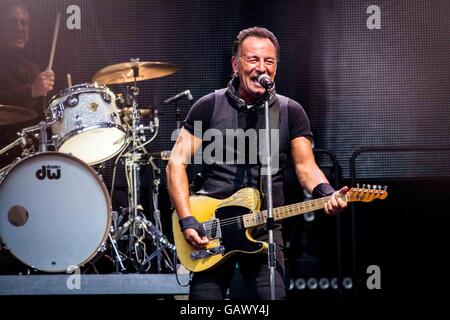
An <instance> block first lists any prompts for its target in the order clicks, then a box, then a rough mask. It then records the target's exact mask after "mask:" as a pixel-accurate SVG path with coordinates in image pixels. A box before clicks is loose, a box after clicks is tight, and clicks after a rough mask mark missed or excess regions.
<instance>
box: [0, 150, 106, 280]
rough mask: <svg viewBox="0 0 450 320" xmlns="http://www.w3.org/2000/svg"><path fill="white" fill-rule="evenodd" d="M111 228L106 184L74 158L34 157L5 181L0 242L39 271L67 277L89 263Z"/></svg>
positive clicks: (1, 190) (9, 172)
mask: <svg viewBox="0 0 450 320" xmlns="http://www.w3.org/2000/svg"><path fill="white" fill-rule="evenodd" d="M110 228H111V201H110V197H109V195H108V192H107V189H106V187H105V185H104V184H103V182H102V181H101V180H100V179H99V177H98V176H97V174H96V173H95V171H94V170H93V169H92V168H90V167H89V166H88V165H87V164H85V163H84V162H82V161H81V160H79V159H77V158H75V157H73V156H70V155H67V154H63V153H59V152H43V153H38V154H35V155H32V156H29V157H27V158H24V159H21V160H20V161H19V162H17V163H15V164H13V165H12V166H11V167H10V168H8V169H7V172H6V174H5V175H4V178H3V180H2V181H0V237H1V239H2V241H3V242H4V244H5V245H6V247H7V249H9V251H10V252H11V253H12V255H14V256H15V257H16V258H17V259H18V260H20V261H21V262H23V263H25V264H26V265H28V266H30V267H32V268H34V269H37V270H41V271H46V272H64V271H67V270H68V269H72V268H73V267H74V266H80V265H83V264H85V263H86V262H89V261H90V260H91V259H93V258H94V257H95V256H96V255H97V254H98V251H99V250H100V249H101V247H102V246H103V245H104V243H105V241H106V239H107V237H108V234H109V232H110Z"/></svg>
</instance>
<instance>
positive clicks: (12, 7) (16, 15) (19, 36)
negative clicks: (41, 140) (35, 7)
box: [0, 0, 55, 165]
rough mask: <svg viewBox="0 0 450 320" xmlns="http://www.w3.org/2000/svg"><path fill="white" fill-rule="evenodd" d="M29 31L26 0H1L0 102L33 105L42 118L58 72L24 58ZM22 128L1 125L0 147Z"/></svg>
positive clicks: (24, 105) (31, 107) (25, 105)
mask: <svg viewBox="0 0 450 320" xmlns="http://www.w3.org/2000/svg"><path fill="white" fill-rule="evenodd" d="M29 31H30V17H29V12H28V8H27V6H26V5H25V3H24V2H23V1H20V0H2V1H1V2H0V105H12V106H18V107H25V108H30V109H32V110H33V111H35V112H36V113H37V115H38V117H39V119H43V118H44V112H43V110H44V108H45V105H46V98H45V96H46V95H47V93H48V92H49V91H51V90H53V86H54V83H55V76H54V73H53V71H52V70H48V71H44V72H40V68H39V67H38V66H37V65H36V64H35V63H33V62H32V61H30V60H28V59H26V58H25V56H24V49H25V47H26V45H27V43H28V40H29ZM39 119H36V120H34V123H32V124H36V123H37V122H38V121H39ZM23 125H24V126H25V125H30V124H29V123H24V124H23ZM19 129H20V128H17V126H15V127H11V128H2V129H1V131H2V135H1V137H0V147H2V146H4V145H5V144H8V143H9V142H11V141H12V140H15V138H17V136H16V132H17V131H18V130H19ZM3 158H4V157H3ZM3 160H4V159H3ZM0 162H1V159H0ZM0 165H1V163H0Z"/></svg>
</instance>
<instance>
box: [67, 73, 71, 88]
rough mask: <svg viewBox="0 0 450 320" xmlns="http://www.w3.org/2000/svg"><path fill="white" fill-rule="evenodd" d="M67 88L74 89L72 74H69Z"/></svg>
mask: <svg viewBox="0 0 450 320" xmlns="http://www.w3.org/2000/svg"><path fill="white" fill-rule="evenodd" d="M67 87H68V88H70V87H72V76H71V75H70V73H68V74H67Z"/></svg>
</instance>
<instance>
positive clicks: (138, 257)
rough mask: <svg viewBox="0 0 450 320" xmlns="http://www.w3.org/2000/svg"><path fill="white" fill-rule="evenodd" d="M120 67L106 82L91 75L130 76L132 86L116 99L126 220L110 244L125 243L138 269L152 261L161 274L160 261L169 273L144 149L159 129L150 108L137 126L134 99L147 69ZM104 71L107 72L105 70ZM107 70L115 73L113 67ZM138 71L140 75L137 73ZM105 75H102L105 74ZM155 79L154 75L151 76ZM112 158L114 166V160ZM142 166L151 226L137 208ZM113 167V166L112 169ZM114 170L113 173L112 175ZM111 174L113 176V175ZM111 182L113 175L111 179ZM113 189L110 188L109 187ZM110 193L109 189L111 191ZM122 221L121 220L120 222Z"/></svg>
mask: <svg viewBox="0 0 450 320" xmlns="http://www.w3.org/2000/svg"><path fill="white" fill-rule="evenodd" d="M120 66H121V67H122V68H123V67H124V66H126V68H127V69H126V70H124V69H120V72H118V73H117V71H114V72H112V73H109V75H110V76H111V78H110V79H106V78H102V77H100V76H99V74H100V75H101V72H102V71H101V72H100V73H98V74H97V75H96V76H94V78H93V80H95V81H99V82H102V81H100V80H102V79H103V83H107V84H111V83H117V82H115V81H116V80H114V79H115V78H116V77H119V78H120V77H121V78H124V77H125V78H126V80H125V81H124V82H131V80H130V77H132V78H133V82H134V83H133V85H132V86H127V93H126V96H125V97H123V96H119V101H120V102H119V104H120V105H124V106H125V107H124V108H123V109H122V110H121V114H123V115H124V116H125V121H124V122H125V123H126V124H127V126H128V130H127V133H128V139H127V145H128V146H129V150H126V153H125V154H123V155H120V156H119V157H118V159H119V158H124V159H125V161H124V167H125V175H126V178H127V185H128V207H127V208H124V209H122V212H121V215H122V217H125V216H126V217H127V220H126V221H124V222H123V223H122V224H120V225H119V226H118V227H117V228H116V229H115V232H114V234H113V236H112V241H119V240H124V241H126V242H127V244H126V245H127V252H128V253H130V255H129V256H128V257H129V259H130V261H133V262H135V263H136V264H137V265H138V269H140V267H139V266H141V267H144V268H146V269H145V271H148V270H149V269H150V266H151V260H152V259H153V258H156V259H157V271H158V272H161V271H162V262H163V261H164V262H165V265H166V267H168V268H170V269H171V271H173V266H172V263H171V260H170V259H165V257H164V256H163V255H164V254H165V255H166V256H167V252H166V251H165V250H166V249H168V250H171V251H172V252H173V253H174V254H175V247H174V245H172V244H170V243H169V241H168V239H167V237H166V236H165V235H164V234H163V233H162V231H161V230H162V227H161V222H160V217H159V215H160V214H159V208H158V202H157V196H158V192H159V191H158V188H157V187H158V185H159V183H160V180H159V169H158V168H157V166H156V165H155V164H154V163H153V161H152V158H151V157H147V156H146V155H148V152H147V150H146V148H145V146H146V145H147V144H149V143H150V142H151V141H153V140H154V139H155V138H156V136H157V134H158V130H159V119H158V113H157V110H155V109H153V119H152V120H151V121H150V122H149V124H148V125H146V126H144V125H142V124H141V120H142V114H143V113H142V112H141V110H142V109H140V108H139V106H138V102H137V96H138V95H139V88H138V86H137V81H139V80H144V79H146V78H148V77H151V76H152V75H151V73H150V72H149V69H148V66H147V65H146V64H145V63H141V62H139V59H131V62H130V63H126V64H120ZM112 67H114V66H112ZM105 69H108V67H107V68H105ZM111 70H118V69H116V67H114V68H112V69H111ZM141 71H142V72H143V73H144V74H141ZM105 75H106V73H105ZM153 76H155V75H153ZM145 131H150V132H152V133H153V135H152V137H151V138H150V139H149V140H148V141H145V140H146V137H145V135H144V133H145ZM118 159H116V164H117V160H118ZM143 165H151V168H152V170H153V177H154V181H153V188H152V196H153V205H154V208H153V218H154V221H155V224H153V223H152V222H151V221H149V220H148V219H147V217H146V216H145V214H144V212H143V211H144V210H143V207H142V205H141V194H140V190H141V180H140V172H141V168H142V166H143ZM115 168H116V166H115ZM115 168H114V172H115ZM113 175H115V174H114V173H113ZM113 179H114V176H113ZM113 187H114V186H113ZM112 191H113V189H112ZM124 220H125V219H124ZM147 239H149V240H151V241H152V243H153V245H154V247H155V248H156V249H155V250H154V251H153V252H152V253H151V254H150V255H149V254H148V252H147V248H146V240H147Z"/></svg>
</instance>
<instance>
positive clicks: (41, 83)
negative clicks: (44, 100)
mask: <svg viewBox="0 0 450 320" xmlns="http://www.w3.org/2000/svg"><path fill="white" fill-rule="evenodd" d="M54 85H55V74H54V73H53V71H52V70H47V71H44V72H41V73H40V74H39V75H38V76H37V78H36V80H35V81H34V83H33V84H32V85H31V96H32V97H33V98H37V97H41V96H45V95H46V94H47V93H48V92H50V91H52V90H53V86H54Z"/></svg>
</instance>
